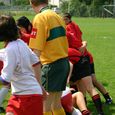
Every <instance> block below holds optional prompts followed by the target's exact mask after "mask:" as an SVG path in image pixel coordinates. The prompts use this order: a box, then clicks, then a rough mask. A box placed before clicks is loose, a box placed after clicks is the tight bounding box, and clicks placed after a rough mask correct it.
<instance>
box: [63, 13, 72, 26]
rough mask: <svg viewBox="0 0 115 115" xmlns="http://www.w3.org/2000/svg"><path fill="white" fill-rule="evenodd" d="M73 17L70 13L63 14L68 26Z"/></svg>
mask: <svg viewBox="0 0 115 115" xmlns="http://www.w3.org/2000/svg"><path fill="white" fill-rule="evenodd" d="M71 17H72V16H71V14H70V13H64V14H63V19H64V21H65V23H66V25H67V24H68V23H70V22H71Z"/></svg>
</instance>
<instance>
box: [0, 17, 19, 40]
mask: <svg viewBox="0 0 115 115" xmlns="http://www.w3.org/2000/svg"><path fill="white" fill-rule="evenodd" d="M17 38H18V29H17V26H16V23H15V20H14V18H13V17H12V16H9V15H1V16H0V41H6V42H10V41H14V40H17Z"/></svg>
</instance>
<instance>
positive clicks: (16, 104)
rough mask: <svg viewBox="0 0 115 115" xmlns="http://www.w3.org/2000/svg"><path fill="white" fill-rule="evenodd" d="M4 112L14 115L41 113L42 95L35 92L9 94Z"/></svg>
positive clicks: (37, 114)
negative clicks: (30, 93) (31, 93)
mask: <svg viewBox="0 0 115 115" xmlns="http://www.w3.org/2000/svg"><path fill="white" fill-rule="evenodd" d="M6 112H12V113H14V115H43V97H42V95H35V94H34V95H23V96H22V95H21V96H20V95H15V96H11V98H10V100H9V101H8V105H7V108H6Z"/></svg>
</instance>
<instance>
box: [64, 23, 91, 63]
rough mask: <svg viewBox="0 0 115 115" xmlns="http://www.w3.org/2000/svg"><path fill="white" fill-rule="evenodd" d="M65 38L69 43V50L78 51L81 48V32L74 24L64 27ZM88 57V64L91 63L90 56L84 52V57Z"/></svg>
mask: <svg viewBox="0 0 115 115" xmlns="http://www.w3.org/2000/svg"><path fill="white" fill-rule="evenodd" d="M66 36H67V39H68V43H69V48H74V49H79V48H80V47H81V46H82V32H81V30H80V28H79V26H78V25H77V24H75V23H74V22H70V23H69V24H68V25H67V26H66ZM86 55H87V56H89V58H90V63H93V57H92V55H91V54H90V53H89V52H88V51H87V49H86V51H85V53H84V56H86Z"/></svg>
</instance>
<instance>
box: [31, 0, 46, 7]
mask: <svg viewBox="0 0 115 115" xmlns="http://www.w3.org/2000/svg"><path fill="white" fill-rule="evenodd" d="M29 1H30V4H32V5H34V6H39V5H40V4H44V3H45V4H48V0H29Z"/></svg>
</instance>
